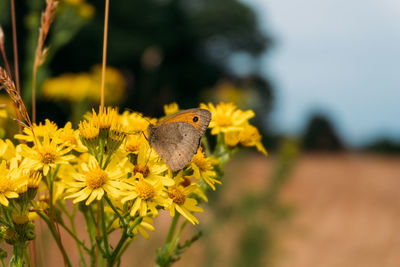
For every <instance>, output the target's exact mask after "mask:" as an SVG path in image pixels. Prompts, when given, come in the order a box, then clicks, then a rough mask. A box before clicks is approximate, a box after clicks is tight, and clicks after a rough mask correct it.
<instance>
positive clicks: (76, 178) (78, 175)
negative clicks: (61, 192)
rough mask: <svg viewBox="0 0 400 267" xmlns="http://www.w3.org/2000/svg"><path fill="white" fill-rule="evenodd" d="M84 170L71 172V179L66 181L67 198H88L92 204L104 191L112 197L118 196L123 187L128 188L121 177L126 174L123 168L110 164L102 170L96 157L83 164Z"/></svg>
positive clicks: (76, 200)
mask: <svg viewBox="0 0 400 267" xmlns="http://www.w3.org/2000/svg"><path fill="white" fill-rule="evenodd" d="M81 169H82V171H80V172H77V171H75V172H73V173H71V174H70V175H71V178H72V179H71V180H67V181H65V187H66V188H67V190H66V196H65V198H74V201H73V202H74V203H77V202H80V201H83V200H86V205H90V203H92V202H93V201H94V200H95V199H97V200H100V199H102V197H103V196H104V193H107V195H108V196H109V197H110V198H118V197H119V194H120V190H121V189H127V188H128V187H127V186H126V185H125V183H123V182H121V181H120V179H121V178H122V177H123V176H124V175H125V173H124V172H123V171H122V169H121V168H119V167H118V165H115V164H111V163H110V164H109V165H108V166H107V168H106V169H105V170H102V169H101V168H100V166H99V164H98V163H97V161H96V159H95V158H94V157H90V158H89V162H88V163H82V164H81Z"/></svg>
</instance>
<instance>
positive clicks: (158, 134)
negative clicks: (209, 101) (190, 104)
mask: <svg viewBox="0 0 400 267" xmlns="http://www.w3.org/2000/svg"><path fill="white" fill-rule="evenodd" d="M210 120H211V112H210V111H208V110H206V109H200V108H193V109H187V110H183V111H181V112H178V113H176V114H174V115H171V116H170V117H168V118H166V119H164V120H162V121H161V122H159V123H158V124H157V125H153V124H150V125H149V126H148V127H147V134H148V141H149V144H150V146H151V147H153V148H154V149H155V151H156V152H157V154H158V155H159V156H160V158H161V159H162V160H163V161H164V162H165V163H167V165H168V167H169V168H170V169H171V170H172V171H177V170H180V169H183V168H184V167H185V165H186V164H187V163H188V162H190V161H191V160H192V158H193V156H194V155H195V154H196V153H197V149H198V148H199V146H200V138H201V137H202V135H203V134H204V133H205V131H206V130H207V127H208V124H209V123H210Z"/></svg>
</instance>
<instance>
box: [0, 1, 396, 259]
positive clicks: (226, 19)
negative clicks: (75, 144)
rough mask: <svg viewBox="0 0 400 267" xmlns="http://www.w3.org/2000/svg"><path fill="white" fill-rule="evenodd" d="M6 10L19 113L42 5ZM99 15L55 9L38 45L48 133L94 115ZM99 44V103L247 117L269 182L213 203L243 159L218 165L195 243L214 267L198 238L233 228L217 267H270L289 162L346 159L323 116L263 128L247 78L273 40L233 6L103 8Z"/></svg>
mask: <svg viewBox="0 0 400 267" xmlns="http://www.w3.org/2000/svg"><path fill="white" fill-rule="evenodd" d="M16 5H17V6H16V8H17V26H18V44H19V55H20V63H21V65H20V76H21V84H22V90H23V94H24V100H25V102H26V103H27V104H28V106H29V103H30V99H31V98H30V97H31V96H30V92H31V91H30V89H31V79H32V78H31V71H32V65H33V56H34V50H35V47H36V42H37V35H38V30H37V29H38V25H39V18H40V12H41V10H42V9H43V8H44V0H29V1H16ZM0 10H1V11H3V10H10V7H9V1H0ZM103 10H104V2H103V1H88V0H86V1H85V0H60V6H59V8H58V11H57V16H56V19H55V21H54V24H53V26H52V29H51V32H50V36H49V40H48V43H47V44H48V45H49V46H50V53H49V54H48V56H47V60H46V63H45V64H44V65H43V66H42V67H41V68H40V69H39V73H38V75H39V78H38V83H39V84H38V88H40V94H39V99H38V121H43V120H44V119H45V118H49V119H51V120H54V121H55V122H57V124H58V125H64V124H65V122H66V121H67V120H72V121H73V122H74V123H76V122H77V121H78V120H79V118H80V117H81V115H82V114H83V113H84V112H85V111H87V110H88V109H90V108H92V107H97V106H98V103H99V95H98V92H99V89H97V88H100V72H99V66H98V64H100V63H101V54H102V36H103V16H104V13H103V12H104V11H103ZM10 21H11V18H10V13H9V12H1V13H0V24H1V25H2V27H3V29H4V31H5V34H6V49H7V54H8V55H9V60H10V63H12V56H11V55H12V45H11V44H12V38H11V25H10ZM108 41H109V47H108V57H107V64H108V66H109V68H108V69H107V79H108V80H107V84H106V104H112V105H118V106H119V107H120V109H121V110H124V109H126V108H127V109H131V110H137V111H140V112H143V113H144V114H146V115H152V116H160V115H161V114H162V107H163V105H164V104H167V103H170V102H173V101H176V102H178V103H179V106H180V107H181V108H182V109H185V108H190V107H197V106H198V105H199V102H201V101H211V102H214V103H218V102H219V101H225V102H234V103H235V104H236V105H238V106H239V107H240V108H242V109H253V110H254V111H255V113H256V117H255V118H254V119H252V122H253V123H254V124H255V125H257V127H258V128H259V129H260V131H261V132H262V134H263V136H264V137H263V141H264V143H265V146H266V148H267V150H268V151H269V152H271V151H272V152H276V153H273V155H274V156H273V157H271V158H273V159H274V165H273V166H274V167H273V171H272V174H271V175H269V176H268V177H262V178H263V179H265V180H267V181H268V182H267V183H266V185H265V186H264V187H262V188H260V191H259V192H258V193H247V192H244V193H243V194H241V195H237V196H236V199H235V200H234V201H233V202H226V201H216V200H217V199H218V198H223V196H225V195H231V194H232V193H231V192H232V191H231V190H232V186H234V185H235V184H236V186H238V185H239V186H241V183H240V180H239V179H243V180H245V179H246V178H247V177H238V175H236V176H235V175H234V174H235V166H234V165H235V164H236V163H239V162H240V163H241V164H244V162H245V161H244V160H243V161H242V159H243V154H241V155H238V157H237V158H236V161H235V162H234V163H233V164H231V166H228V167H229V169H230V171H229V173H228V174H232V175H228V176H229V178H231V177H234V178H232V179H226V180H224V185H223V186H222V187H221V188H218V190H217V191H216V192H214V193H213V194H212V197H213V198H215V199H214V200H212V201H211V202H212V203H217V204H216V205H215V206H213V207H210V209H212V210H211V213H212V216H214V218H213V220H212V221H210V222H208V223H207V224H203V225H204V228H203V232H204V234H205V235H207V238H204V239H201V240H202V241H201V242H202V244H204V248H205V252H204V255H205V259H206V260H205V266H219V265H218V259H217V258H218V257H219V252H220V251H219V250H220V249H221V248H218V247H217V246H218V244H219V243H218V242H214V240H213V239H209V238H208V237H210V236H212V233H214V234H213V235H216V233H217V232H219V231H221V230H223V229H222V228H223V226H224V225H228V226H229V225H231V224H232V223H233V225H234V226H236V224H237V222H238V221H239V222H240V224H241V226H240V228H239V229H238V231H235V234H236V235H237V236H236V238H237V240H238V241H237V243H235V244H237V245H238V246H237V248H236V250H234V253H233V254H234V255H231V256H232V257H231V258H230V259H231V262H229V263H227V264H226V266H270V265H271V264H272V263H271V262H269V261H268V260H270V259H271V257H272V255H273V253H272V252H273V250H274V249H275V246H276V242H277V237H276V235H277V231H276V229H278V228H279V227H280V226H282V222H283V221H285V220H286V219H288V218H290V216H291V214H292V208H291V207H290V206H287V205H285V204H284V203H282V202H281V201H280V199H279V195H280V193H281V190H282V187H283V186H284V184H285V183H286V182H287V181H288V179H289V178H290V175H289V174H290V171H291V170H292V169H293V167H294V165H295V163H296V159H297V156H298V152H299V150H302V151H306V152H321V151H322V152H343V151H347V149H349V148H348V147H347V145H346V143H345V142H344V141H343V140H342V138H341V136H340V134H339V133H338V131H337V129H336V124H335V123H334V122H333V121H332V120H331V118H330V117H329V116H327V115H325V114H324V113H322V112H316V113H315V114H314V115H313V116H311V118H310V120H309V122H308V123H306V127H305V128H304V132H303V134H302V135H301V136H299V137H296V138H293V139H289V140H288V139H284V138H282V136H278V135H276V134H274V131H273V129H270V128H269V127H270V124H269V115H270V112H271V110H272V109H273V108H274V105H275V95H276V92H275V88H274V87H273V84H272V82H271V81H270V80H269V78H268V77H266V76H265V75H264V74H263V75H262V74H261V73H260V71H259V68H258V67H259V56H260V55H261V54H265V53H268V52H269V51H270V50H271V48H272V47H273V45H274V40H273V39H272V37H271V35H270V34H269V33H268V32H266V31H265V30H261V29H260V25H259V23H258V19H257V17H256V16H255V12H254V11H253V10H252V9H251V8H250V7H249V6H247V5H246V4H245V3H243V2H241V1H238V0H219V1H212V0H146V1H139V0H118V1H111V9H110V21H109V39H108ZM242 62H245V64H243V63H242ZM242 65H246V66H245V67H244V66H242ZM93 92H97V94H96V93H95V94H93ZM0 103H5V104H6V105H7V106H10V104H9V101H8V98H7V97H4V96H0ZM12 112H13V109H12V108H10V109H9V110H8V114H9V115H8V119H6V120H0V122H1V125H0V128H2V129H7V131H9V132H7V133H6V132H0V135H1V137H4V136H12V135H13V134H14V133H15V132H16V131H17V128H16V127H14V126H15V123H13V122H12V120H10V119H9V118H10V117H13V115H12ZM0 118H2V114H0ZM281 140H283V141H281ZM361 150H363V151H367V152H383V153H387V152H390V153H400V144H398V143H395V142H394V141H391V140H387V139H381V140H376V141H374V142H371V143H369V144H367V145H365V147H363V148H362V149H361ZM268 160H270V159H268ZM249 161H251V160H249ZM263 164H264V163H263ZM239 165H240V164H239ZM248 169H250V170H251V168H248ZM235 179H236V180H235ZM227 203H228V204H227ZM202 227H203V226H202ZM222 241H224V240H222ZM270 256H271V257H270Z"/></svg>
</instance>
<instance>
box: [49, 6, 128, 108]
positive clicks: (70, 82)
mask: <svg viewBox="0 0 400 267" xmlns="http://www.w3.org/2000/svg"><path fill="white" fill-rule="evenodd" d="M78 12H79V13H80V14H81V16H82V17H87V16H91V15H92V14H93V12H94V9H93V7H92V6H91V5H89V4H86V3H85V4H83V5H81V6H80V8H79V10H78ZM106 77H107V80H106V84H105V98H106V99H107V102H108V103H117V102H119V101H120V100H121V99H122V98H123V96H124V94H125V80H124V77H123V75H122V74H121V73H120V72H119V71H118V70H117V69H115V68H112V67H107V68H106ZM100 87H101V66H99V65H96V66H94V67H92V69H91V71H90V72H88V73H78V74H71V73H66V74H62V75H61V76H58V77H55V78H51V79H47V80H45V81H44V83H43V86H42V94H43V96H44V97H45V98H47V99H54V100H69V101H73V102H79V101H85V100H89V101H92V102H94V101H98V100H99V99H100Z"/></svg>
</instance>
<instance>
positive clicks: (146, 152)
mask: <svg viewBox="0 0 400 267" xmlns="http://www.w3.org/2000/svg"><path fill="white" fill-rule="evenodd" d="M133 177H134V178H138V179H143V178H146V179H147V180H152V181H158V180H160V181H161V183H162V184H163V185H165V186H168V185H173V184H174V181H173V180H172V179H171V177H170V175H169V173H168V167H167V165H166V164H165V163H163V162H162V161H161V159H160V158H159V157H158V155H157V153H156V152H155V151H154V150H153V149H152V148H150V147H149V144H148V143H147V142H145V143H142V145H141V146H140V149H139V153H138V157H137V163H136V165H135V167H134V168H133Z"/></svg>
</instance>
